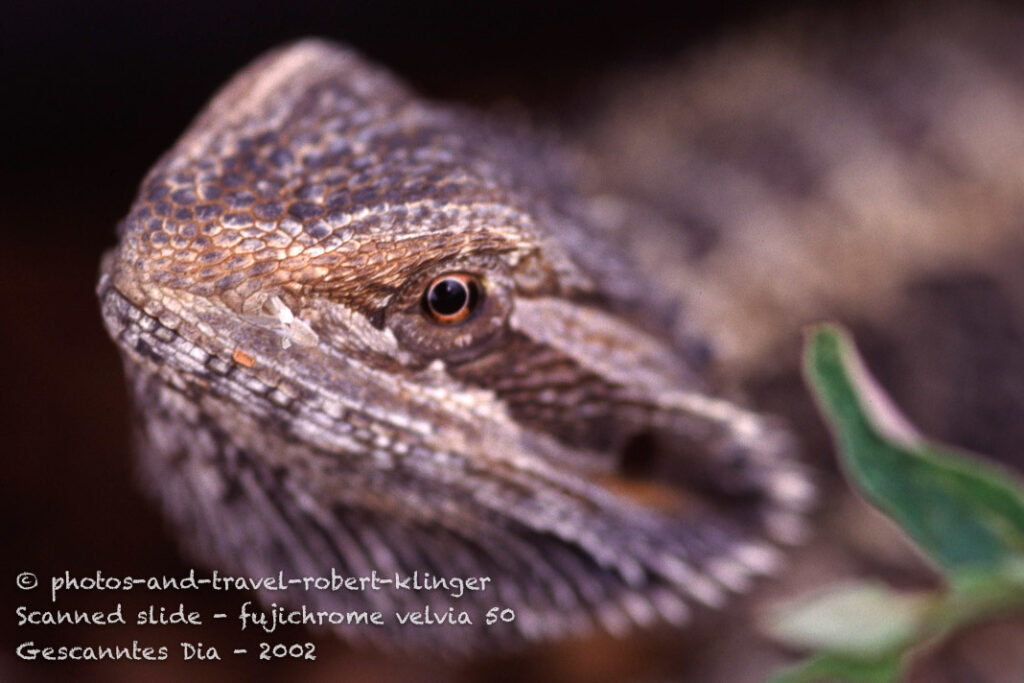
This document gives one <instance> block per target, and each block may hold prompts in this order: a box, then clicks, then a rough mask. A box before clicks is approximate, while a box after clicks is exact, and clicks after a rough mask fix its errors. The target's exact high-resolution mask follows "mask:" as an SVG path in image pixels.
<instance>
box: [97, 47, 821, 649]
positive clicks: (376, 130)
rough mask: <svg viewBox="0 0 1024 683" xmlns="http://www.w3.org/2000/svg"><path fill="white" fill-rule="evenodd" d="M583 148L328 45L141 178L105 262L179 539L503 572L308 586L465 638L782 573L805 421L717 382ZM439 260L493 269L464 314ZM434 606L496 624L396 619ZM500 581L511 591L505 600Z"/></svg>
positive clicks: (568, 626) (237, 94)
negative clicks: (452, 303) (508, 125)
mask: <svg viewBox="0 0 1024 683" xmlns="http://www.w3.org/2000/svg"><path fill="white" fill-rule="evenodd" d="M574 173H575V170H574V167H573V165H572V164H571V163H569V162H568V161H567V160H566V157H564V156H563V155H562V154H561V153H560V152H559V151H558V150H557V149H555V148H554V147H553V146H551V145H548V144H544V143H541V142H536V141H534V140H533V138H531V137H530V135H529V134H528V133H525V132H519V133H513V134H508V133H506V132H503V131H500V130H498V129H496V128H495V127H493V126H491V125H490V124H488V123H487V122H486V121H483V120H481V119H479V118H477V117H475V116H473V115H471V114H467V113H463V112H457V111H451V110H449V109H445V108H441V107H435V106H433V105H430V104H427V103H424V102H423V101H421V100H419V99H417V98H416V97H415V96H413V95H412V94H410V93H409V91H408V90H407V89H406V88H405V87H404V86H403V85H401V84H400V83H398V82H396V81H395V80H394V79H392V78H391V77H390V76H389V75H387V74H386V73H384V72H382V71H381V70H379V69H377V68H375V67H373V66H370V65H368V64H366V63H365V62H364V61H362V60H361V59H360V58H359V57H357V56H356V55H354V54H352V53H351V52H349V51H347V50H345V49H342V48H339V47H336V46H332V45H329V44H325V43H320V42H313V41H307V42H302V43H299V44H296V45H293V46H291V47H288V48H285V49H282V50H279V51H277V52H274V53H271V54H270V55H268V56H266V57H263V58H262V59H260V60H259V61H257V62H256V63H255V64H253V65H252V66H250V67H248V68H247V69H246V70H245V71H243V72H242V73H241V74H240V75H239V76H237V77H236V78H235V79H234V80H233V81H232V82H231V83H230V84H229V85H227V86H226V87H225V88H224V90H223V91H222V92H221V93H220V94H218V95H217V96H216V97H215V99H214V100H213V101H212V102H211V104H210V105H209V106H208V107H207V109H206V110H205V111H204V112H203V113H202V114H201V115H200V116H199V118H198V119H197V121H196V122H195V123H194V124H193V125H192V127H191V128H190V129H189V130H188V131H187V132H186V133H185V135H184V136H183V137H182V139H181V140H180V141H179V142H178V143H177V144H176V145H175V146H174V148H173V149H171V151H169V152H168V153H167V154H166V155H165V156H164V157H163V158H162V159H161V160H160V161H159V162H158V164H157V165H156V166H155V167H154V168H153V170H152V171H151V172H150V173H149V175H148V176H147V177H146V179H145V181H144V182H143V185H142V189H141V192H140V195H139V198H138V200H137V201H136V203H135V204H134V206H133V207H132V209H131V212H130V214H129V215H128V217H127V218H126V219H125V221H124V222H123V224H122V225H121V227H120V244H119V246H118V247H117V248H116V249H115V250H113V251H112V252H110V253H109V254H108V255H107V256H106V257H105V259H104V262H103V267H102V275H101V280H100V283H99V287H98V291H99V296H100V299H101V302H102V310H103V317H104V320H105V322H106V325H107V328H108V330H109V332H110V334H111V336H112V337H113V338H114V339H115V340H116V341H117V343H118V344H119V345H120V348H121V350H122V353H123V355H124V359H125V366H126V372H127V375H128V378H129V382H130V385H131V389H132V391H133V393H134V398H135V404H136V407H137V412H138V430H137V431H138V435H137V436H138V451H139V454H140V456H141V458H140V459H141V463H142V471H143V473H144V475H145V476H146V478H147V480H148V482H149V484H150V487H151V489H152V490H153V491H154V492H155V493H156V495H157V496H158V498H159V499H160V500H161V502H162V504H163V507H164V508H165V510H166V512H167V514H168V516H169V517H170V518H171V519H173V520H174V521H175V523H176V524H177V525H178V527H179V528H180V530H181V536H182V539H183V542H184V545H185V547H186V549H187V550H188V551H189V552H190V553H192V554H193V555H195V556H197V557H199V558H201V559H203V560H205V561H207V562H209V563H211V564H213V565H216V566H219V567H224V568H227V569H228V570H230V571H233V572H235V573H239V574H247V575H254V576H261V575H270V574H275V573H276V572H277V571H278V570H282V571H284V572H285V573H286V574H288V575H292V576H316V575H327V574H329V572H330V568H331V567H334V568H336V569H337V571H338V572H339V573H341V574H346V575H356V576H361V575H367V574H369V572H370V570H372V569H376V570H377V571H378V572H380V573H382V574H385V575H387V574H391V573H394V572H395V571H402V572H404V573H411V572H413V571H415V570H420V571H421V572H423V571H430V572H431V573H433V574H435V575H439V576H472V575H478V576H489V577H491V578H492V580H493V581H492V584H491V585H492V588H490V589H489V590H487V591H484V592H481V593H472V594H467V596H465V597H463V598H462V599H460V600H448V599H447V598H446V597H445V595H444V594H443V593H438V592H421V593H416V592H410V591H407V592H395V591H381V592H372V591H367V592H361V593H360V592H356V593H351V592H336V593H332V592H318V591H314V592H310V593H305V594H302V595H301V596H300V597H295V596H291V597H289V598H288V599H289V600H291V601H292V603H293V604H298V603H300V602H304V603H306V604H307V605H309V606H310V607H311V608H312V609H335V610H342V611H347V610H350V609H381V610H382V611H384V613H385V617H386V620H387V621H388V623H389V624H390V625H389V626H388V627H386V628H372V627H366V626H361V627H353V628H349V629H345V628H340V629H339V630H340V631H342V632H343V634H344V635H346V637H351V638H354V639H358V638H366V639H373V640H377V641H378V642H380V643H383V644H400V645H402V646H405V647H419V646H426V647H432V648H437V649H442V650H448V651H459V650H470V649H482V648H486V647H501V646H506V645H511V644H514V643H516V642H520V641H521V640H522V638H524V637H525V638H550V637H560V636H564V635H567V634H570V633H581V632H585V631H587V630H589V629H591V628H592V627H594V626H595V625H600V626H601V627H603V628H605V629H608V630H610V631H612V632H613V633H621V632H623V631H625V630H627V629H628V627H629V626H630V625H633V624H640V625H648V624H652V623H655V622H659V621H667V622H671V623H681V622H684V621H686V620H687V619H688V618H689V616H690V615H691V613H692V608H693V607H694V605H710V606H719V605H720V604H722V602H723V600H724V598H725V595H726V593H727V592H728V591H729V590H741V589H744V588H745V587H746V586H747V584H748V581H749V579H750V577H751V576H752V575H756V574H759V573H764V572H768V571H770V570H771V569H772V568H773V567H774V566H775V565H776V564H777V561H778V557H777V552H776V551H775V550H774V549H773V547H772V545H771V541H782V542H788V541H793V540H797V537H798V536H799V535H800V531H801V525H800V515H801V513H802V512H803V511H804V510H805V509H806V508H807V506H808V505H809V503H810V502H811V499H812V497H813V487H812V486H811V484H810V483H809V481H808V478H807V474H806V472H805V471H804V469H803V468H802V467H801V465H800V464H799V463H798V462H797V461H796V460H795V459H794V450H795V448H794V442H793V439H792V438H791V436H790V434H789V433H788V431H787V430H786V429H785V427H784V426H782V425H781V424H779V423H777V422H776V421H773V420H770V419H767V418H765V417H762V416H761V415H758V414H757V413H754V412H751V411H749V410H747V409H744V408H742V407H740V406H738V405H736V404H734V403H731V402H728V401H726V400H723V399H720V398H716V397H715V395H714V394H713V393H712V391H711V389H709V386H708V382H707V381H706V380H705V379H704V378H702V375H703V368H702V359H701V358H700V355H701V354H700V353H699V349H700V348H701V346H702V344H701V341H700V340H701V337H702V335H701V332H700V331H699V330H696V329H692V328H691V327H690V326H687V324H686V322H685V318H684V317H682V316H681V314H680V313H679V308H678V305H677V304H678V302H677V301H675V300H674V299H673V298H672V297H670V296H666V295H665V290H663V288H661V287H660V286H659V285H658V284H657V282H656V279H655V278H654V277H653V274H652V273H642V272H641V271H639V270H638V269H637V267H636V265H635V263H634V258H633V255H632V254H631V253H629V252H627V251H624V250H623V248H622V240H621V238H620V236H619V235H617V234H614V233H611V232H608V229H607V225H606V224H605V223H603V222H602V221H601V220H600V215H599V214H600V209H599V207H598V208H595V205H594V204H592V203H591V201H590V200H589V199H588V198H587V197H586V196H584V195H583V194H580V193H579V192H578V190H577V181H576V178H575V175H574ZM446 273H456V274H463V275H465V276H467V277H469V278H472V279H474V281H475V282H477V283H478V285H479V289H480V296H479V297H478V300H477V305H476V307H475V308H474V309H473V310H472V312H471V314H470V315H469V316H468V317H467V318H466V319H465V320H463V321H461V322H456V323H452V324H447V323H443V322H438V320H437V319H435V318H433V317H432V316H431V315H430V314H429V312H428V310H427V304H426V303H425V299H424V292H425V291H426V289H427V288H428V287H429V285H430V283H431V282H432V281H433V280H434V279H435V278H436V277H438V276H440V275H444V274H446ZM638 434H647V435H649V437H650V438H649V439H648V440H646V441H641V442H640V443H641V446H637V442H635V441H634V442H633V446H632V447H627V446H628V445H629V443H630V440H631V438H632V437H634V436H636V435H638ZM648 442H652V443H648ZM643 444H646V445H647V447H649V449H655V450H656V451H657V453H656V455H657V456H658V458H657V459H655V460H656V461H655V462H653V463H650V462H646V461H647V460H648V459H649V458H648V457H647V456H648V455H649V453H645V452H644V447H643ZM638 451H640V453H639V455H640V456H641V457H640V460H641V461H643V462H641V463H640V465H636V463H634V462H633V460H634V459H635V456H636V455H637V452H638ZM624 453H625V454H626V455H625V456H624V455H623V454H624ZM624 458H625V459H626V460H628V462H625V463H624V462H623V459H624ZM623 466H625V467H626V469H628V470H629V471H630V473H631V475H630V476H624V475H623V474H622V472H621V470H622V469H623ZM645 467H646V468H648V469H650V470H652V472H653V473H654V474H656V475H657V476H658V477H659V479H661V480H664V481H668V482H670V485H665V486H662V485H659V484H657V483H655V482H653V481H651V479H652V477H644V476H639V475H637V474H636V470H638V469H640V470H643V469H644V468H645ZM641 474H644V473H641ZM648 474H649V472H648ZM272 599H274V600H276V601H277V602H282V600H281V598H279V597H276V596H272ZM268 602H269V599H268ZM425 604H430V605H432V606H433V607H435V608H436V609H437V610H438V611H445V610H446V608H447V607H448V605H449V604H451V605H453V606H455V607H457V608H458V609H460V610H461V609H468V610H471V611H473V612H474V615H473V616H474V621H475V622H476V624H477V627H476V628H472V629H469V628H461V629H458V630H449V629H444V628H422V627H419V628H417V627H412V628H404V629H402V628H399V627H398V626H396V625H395V624H394V621H395V620H394V618H393V615H391V614H390V611H393V610H395V609H403V610H404V609H416V608H419V607H422V606H423V605H425ZM495 605H501V606H509V607H512V608H514V609H515V610H516V614H517V618H516V620H515V621H514V622H513V623H512V624H508V625H503V624H498V625H495V626H491V627H483V626H482V625H481V624H482V621H483V619H482V614H483V612H484V611H485V610H486V609H488V608H490V607H492V606H495Z"/></svg>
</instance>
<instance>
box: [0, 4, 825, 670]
mask: <svg viewBox="0 0 1024 683" xmlns="http://www.w3.org/2000/svg"><path fill="white" fill-rule="evenodd" d="M804 4H807V5H809V4H810V3H804ZM791 6H792V3H785V2H781V1H778V0H776V1H774V2H754V1H752V0H749V1H741V0H727V1H725V2H697V3H690V4H686V3H674V4H669V3H664V4H663V3H661V2H656V1H653V0H632V1H630V2H621V3H611V2H598V3H584V2H581V3H566V2H539V1H530V2H513V1H505V2H470V1H464V2H458V1H451V2H442V3H421V2H408V3H403V2H398V1H397V0H383V1H380V0H378V1H375V2H367V1H364V2H351V1H346V0H314V1H309V2H298V1H293V2H281V3H268V2H246V1H244V0H228V1H224V2H199V1H197V0H177V1H173V2H153V1H134V2H132V1H126V2H102V1H101V2H77V3H73V2H66V3H53V2H17V1H16V2H15V3H13V6H12V5H11V3H7V4H6V6H5V9H4V11H3V20H2V21H0V45H2V54H3V56H2V59H0V73H2V80H0V82H2V83H3V86H4V87H3V99H2V103H0V120H2V121H3V123H4V125H3V131H4V144H3V147H2V154H0V164H2V166H0V207H2V210H0V226H2V241H0V304H2V311H3V314H2V316H0V326H2V327H0V330H2V331H0V363H2V365H3V372H2V377H3V390H2V392H0V433H2V441H0V443H2V444H3V445H2V449H3V459H2V462H3V469H2V472H3V475H2V481H3V484H2V490H0V493H2V496H0V513H2V518H3V519H4V520H5V524H4V525H3V529H2V531H0V534H2V543H0V566H2V571H0V596H2V597H3V600H2V602H0V636H2V644H0V679H3V680H47V679H53V680H96V681H112V680H136V679H140V678H145V679H146V680H174V679H177V678H180V676H181V675H182V674H183V672H184V673H187V675H188V676H190V677H192V678H195V679H196V680H205V679H209V680H244V679H247V678H252V677H256V676H259V678H260V679H261V680H293V679H296V678H301V679H303V680H328V679H333V678H337V677H338V676H339V675H340V674H344V675H345V678H351V679H352V680H370V679H391V680H418V679H422V678H423V677H424V676H425V675H427V673H428V672H427V671H426V670H424V668H423V663H422V662H420V663H416V662H411V663H410V662H406V661H403V660H391V659H386V658H383V657H380V656H376V655H373V654H364V653H353V652H350V651H349V650H347V649H346V648H345V647H344V646H342V645H339V644H337V643H333V642H332V641H329V640H321V641H318V643H319V645H320V654H321V659H320V660H319V661H318V662H317V663H316V664H308V663H298V664H294V663H293V664H288V663H284V664H274V665H268V664H266V663H258V662H255V661H254V659H253V658H252V657H251V656H250V657H249V658H247V659H234V658H232V656H231V655H230V654H227V658H229V661H228V662H226V663H220V664H217V663H192V664H184V665H183V664H180V663H177V662H176V660H177V647H176V644H177V643H178V642H179V641H180V640H186V639H188V640H202V641H203V642H204V643H207V644H214V645H217V646H218V647H220V648H221V650H222V652H223V651H224V650H227V651H228V653H230V649H231V648H233V647H249V648H250V652H252V651H254V650H255V647H256V646H255V643H257V642H258V641H259V640H260V638H259V637H258V635H253V634H250V633H246V634H240V633H238V632H237V626H236V625H235V623H234V622H232V623H231V624H226V625H221V626H211V627H210V628H205V627H204V628H203V629H199V630H194V631H188V630H186V629H181V628H173V627H169V628H153V629H150V630H147V631H140V630H139V629H132V628H131V627H130V626H129V627H118V626H111V627H106V628H102V629H101V628H88V627H77V628H76V627H70V626H62V627H56V628H48V627H22V628H18V627H16V626H15V623H16V622H15V619H14V617H13V612H14V606H15V605H19V604H28V605H31V606H34V607H37V608H42V607H44V606H45V602H46V601H45V600H44V595H43V589H37V590H36V591H34V592H31V593H28V592H19V591H15V590H14V577H15V575H16V574H17V573H18V572H21V571H33V572H35V573H37V574H38V575H39V576H40V577H41V578H43V579H44V580H45V578H46V577H48V576H50V575H54V574H62V573H63V572H64V571H65V570H68V571H70V572H72V573H73V574H82V573H90V572H92V573H94V572H95V571H96V570H102V571H103V572H104V573H105V574H111V575H125V574H131V575H135V576H149V575H161V574H168V575H173V574H181V573H182V572H183V571H185V570H186V569H187V566H188V565H186V564H185V563H184V562H183V560H182V559H181V558H180V556H179V554H178V552H177V549H176V547H175V544H174V541H173V539H172V538H171V537H170V536H169V535H168V534H167V533H166V532H165V530H164V527H163V525H162V523H161V521H160V518H159V516H158V514H157V513H156V511H155V510H154V509H153V508H152V507H151V506H150V505H149V503H148V501H147V500H146V499H145V498H144V497H143V496H142V494H141V493H139V492H138V491H137V489H136V487H135V485H134V481H133V475H132V460H131V454H130V450H129V443H128V431H129V418H128V405H127V402H126V397H125V392H124V388H123V380H122V374H121V368H120V361H119V359H118V357H117V354H116V352H115V348H114V345H113V344H112V343H111V342H110V341H109V340H108V338H107V336H106V334H105V332H104V331H103V329H102V327H101V324H100V317H99V313H98V306H97V302H96V300H95V295H94V293H93V288H94V284H95V278H96V273H97V268H98V263H99V259H100V254H101V253H102V251H103V250H104V249H106V248H109V247H110V246H113V243H114V228H115V225H116V223H117V221H118V220H119V219H120V218H121V216H122V215H123V214H124V213H125V212H126V211H127V209H128V206H129V204H130V203H131V201H132V198H133V195H134V193H135V190H136V186H137V183H138V182H139V181H140V180H141V178H142V176H143V174H144V173H145V172H146V170H147V169H148V167H149V166H150V165H151V164H152V163H153V162H154V161H155V159H156V158H157V156H158V155H159V154H161V153H162V152H163V151H164V150H165V149H167V148H168V147H169V146H170V145H171V143H172V142H173V141H174V140H175V138H176V137H177V135H178V134H180V133H181V132H182V131H183V130H184V128H185V126H186V125H187V124H188V123H189V121H190V119H191V118H192V117H193V116H194V115H195V114H196V113H197V112H198V111H199V109H200V107H201V106H202V105H203V103H204V102H205V101H206V100H207V99H208V98H209V97H210V95H211V94H212V93H213V92H214V90H215V89H216V88H217V87H218V86H219V85H220V84H222V83H223V82H224V81H225V80H226V79H227V78H228V77H229V76H230V75H231V74H232V73H233V72H234V71H236V70H237V69H238V68H240V67H241V66H242V65H244V64H245V63H246V62H247V61H249V60H250V59H252V58H253V57H255V56H256V55H257V54H259V53H261V52H262V51H264V50H265V49H267V48H269V47H272V46H274V45H277V44H280V43H282V42H286V41H289V40H292V39H295V38H298V37H302V36H307V35H319V36H325V37H329V38H333V39H337V40H342V41H345V42H347V43H349V44H351V45H353V46H355V47H356V48H358V49H359V50H360V51H362V52H363V53H365V54H366V55H367V56H369V57H371V58H372V59H374V60H376V61H379V62H381V63H383V64H385V65H387V66H389V67H390V68H391V69H392V70H394V71H395V72H397V73H399V74H401V75H402V76H403V77H404V78H406V79H407V80H408V81H410V82H411V83H412V84H413V85H414V86H415V87H416V88H417V89H418V90H420V91H421V92H424V93H425V94H427V95H430V96H432V97H435V98H442V99H449V100H454V101H460V102H467V103H470V104H473V105H479V106H483V107H496V106H505V105H507V104H509V103H515V104H516V105H517V106H518V105H522V106H523V108H524V109H526V110H528V111H531V112H536V113H537V114H538V115H539V116H540V117H542V118H544V117H550V118H553V119H557V118H559V117H560V116H562V115H563V114H564V113H565V112H570V111H575V110H578V109H579V108H580V107H585V102H581V101H580V98H581V97H582V93H585V92H586V90H587V87H588V84H592V83H594V82H596V81H598V80H599V79H600V78H601V77H602V74H605V73H607V72H608V71H609V70H611V69H616V68H621V67H623V66H629V65H633V64H643V63H647V62H653V61H655V60H658V59H664V58H667V57H669V56H671V55H674V54H677V53H679V52H681V51H684V50H687V49H689V48H692V47H693V46H695V45H699V44H701V43H704V42H707V41H711V40H713V39H714V38H715V37H716V36H719V35H721V34H723V33H725V32H729V31H735V30H737V29H740V28H742V27H743V26H744V25H747V24H751V23H757V22H760V21H762V20H763V19H765V18H766V17H771V16H774V15H777V14H778V13H780V12H784V11H789V10H790V9H791ZM243 599H245V598H242V597H241V596H240V595H239V594H237V593H232V594H226V595H214V594H202V595H201V597H200V596H189V595H177V594H175V595H170V594H169V595H163V596H162V595H152V594H143V593H130V594H123V595H117V596H113V595H111V594H102V593H77V594H74V595H73V596H68V597H67V598H66V599H65V600H64V601H62V602H61V603H60V605H59V606H62V607H65V608H78V609H110V607H111V606H112V603H114V602H116V601H118V600H119V601H122V602H123V603H124V604H125V613H126V615H130V614H133V613H134V612H135V611H138V610H139V609H143V608H144V607H145V606H146V605H148V604H150V603H156V604H158V605H166V606H168V607H176V606H177V604H178V602H181V601H184V602H186V603H195V602H196V601H197V600H199V601H201V602H200V603H199V604H198V605H195V606H194V607H193V605H192V604H187V605H186V607H188V608H202V609H203V611H204V613H209V612H212V611H216V610H217V609H220V610H221V611H228V612H234V611H236V610H237V607H238V604H239V603H240V602H241V601H242V600H243ZM133 639H139V640H140V642H141V643H142V644H144V645H150V644H152V645H156V644H168V645H172V647H171V661H169V662H166V663H162V664H139V663H125V664H110V663H100V664H73V663H64V664H57V663H35V664H26V663H23V662H19V661H17V660H16V659H15V658H14V656H13V650H14V645H15V644H16V643H20V642H23V641H25V640H35V641H36V642H37V644H39V645H47V644H54V645H56V644H83V645H87V644H115V643H119V644H130V643H131V641H132V640H133ZM304 639H305V634H294V635H293V636H289V638H288V640H304ZM575 654H576V655H577V656H576V658H575V659H573V658H572V656H570V657H568V658H567V659H563V658H555V657H548V658H541V659H535V660H525V659H524V660H499V661H497V662H485V663H480V664H475V665H471V666H469V667H458V666H455V665H443V664H438V666H439V667H441V669H442V671H443V672H447V673H450V674H455V675H458V676H460V677H462V678H465V679H474V678H475V679H479V680H495V679H501V678H505V679H507V680H520V679H524V678H531V679H533V678H540V677H541V674H542V673H543V674H545V676H544V677H547V678H550V677H554V678H558V677H568V676H573V677H576V678H582V679H585V680H595V681H596V680H615V679H617V678H621V677H624V676H625V675H626V674H627V673H628V672H631V671H642V672H645V675H646V676H652V677H659V676H662V675H665V672H663V671H659V670H658V669H657V668H655V669H653V670H652V668H651V667H650V666H649V663H641V662H639V661H638V662H635V663H630V662H622V661H612V660H611V659H610V658H608V657H605V658H602V654H601V652H595V651H593V650H589V651H587V653H586V654H585V655H584V654H581V653H579V652H576V653H575ZM635 654H636V656H638V657H643V655H644V653H643V651H638V652H636V653H635ZM563 661H565V662H575V664H565V665H564V666H566V667H569V668H567V669H565V670H559V669H558V668H557V665H553V664H552V662H563ZM633 664H636V667H635V668H634V666H633ZM552 666H556V668H555V669H552V668H551V667H552ZM573 667H574V668H573Z"/></svg>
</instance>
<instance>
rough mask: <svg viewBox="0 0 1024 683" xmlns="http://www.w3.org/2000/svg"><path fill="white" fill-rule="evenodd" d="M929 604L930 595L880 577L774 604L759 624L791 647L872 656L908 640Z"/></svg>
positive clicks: (917, 629)
mask: <svg viewBox="0 0 1024 683" xmlns="http://www.w3.org/2000/svg"><path fill="white" fill-rule="evenodd" d="M934 607H935V598H934V596H931V595H927V594H921V593H916V594H901V593H896V592H895V591H893V590H891V589H889V588H888V587H886V586H885V585H884V584H880V583H849V584H842V585H836V586H831V587H829V589H828V590H827V591H826V592H824V593H821V594H819V595H816V596H812V597H804V598H798V599H796V600H793V601H791V602H788V603H785V604H783V605H781V606H779V607H778V608H776V609H775V610H773V611H774V614H773V615H772V617H771V619H770V620H769V621H768V622H767V623H766V624H765V626H766V628H767V630H768V631H769V632H770V633H771V634H772V635H773V636H774V637H775V638H777V639H779V640H781V641H783V642H786V643H788V644H789V645H792V646H795V647H799V648H802V649H808V650H819V649H820V650H827V651H829V652H830V653H833V654H836V655H842V656H846V657H850V658H854V659H857V660H862V661H866V660H876V659H880V658H885V657H888V656H890V655H892V654H893V653H898V652H900V651H901V650H903V649H904V648H906V647H907V646H908V645H910V644H912V643H913V642H914V641H915V640H916V639H917V638H918V636H919V635H920V633H921V632H922V630H923V624H924V623H925V621H926V619H927V618H928V617H929V615H930V613H931V612H932V610H933V608H934Z"/></svg>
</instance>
